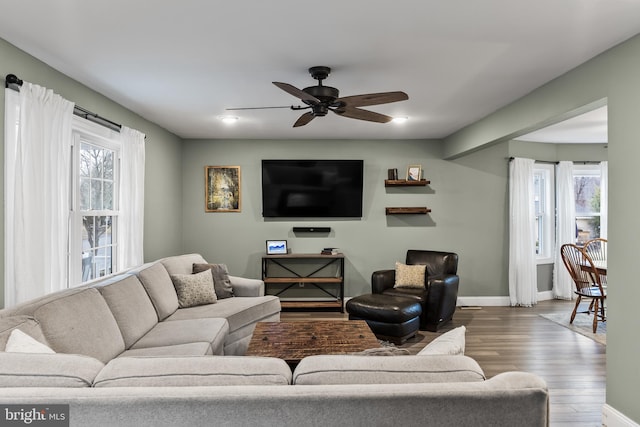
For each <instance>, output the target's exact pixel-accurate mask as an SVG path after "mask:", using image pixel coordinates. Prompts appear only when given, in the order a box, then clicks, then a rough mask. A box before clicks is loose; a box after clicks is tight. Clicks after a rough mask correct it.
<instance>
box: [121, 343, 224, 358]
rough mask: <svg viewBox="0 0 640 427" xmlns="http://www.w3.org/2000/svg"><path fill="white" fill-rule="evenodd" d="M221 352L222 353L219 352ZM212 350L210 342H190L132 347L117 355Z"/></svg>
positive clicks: (196, 353)
mask: <svg viewBox="0 0 640 427" xmlns="http://www.w3.org/2000/svg"><path fill="white" fill-rule="evenodd" d="M219 354H222V353H219ZM211 355H213V351H212V349H211V343H210V342H204V341H203V342H190V343H187V344H176V345H165V346H161V347H146V348H132V349H129V350H126V351H124V352H123V353H121V354H120V355H119V356H118V357H138V356H144V357H150V356H164V357H168V356H211Z"/></svg>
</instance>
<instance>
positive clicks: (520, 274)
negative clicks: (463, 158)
mask: <svg viewBox="0 0 640 427" xmlns="http://www.w3.org/2000/svg"><path fill="white" fill-rule="evenodd" d="M533 163H534V162H533V160H531V159H521V158H515V159H513V160H512V161H511V162H510V163H509V299H510V302H511V305H512V306H514V305H520V306H525V307H530V306H532V305H533V304H536V303H537V302H538V286H537V280H538V278H537V271H536V253H535V234H536V233H535V205H534V188H533Z"/></svg>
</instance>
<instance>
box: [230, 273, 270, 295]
mask: <svg viewBox="0 0 640 427" xmlns="http://www.w3.org/2000/svg"><path fill="white" fill-rule="evenodd" d="M229 280H230V281H231V287H232V288H233V294H234V295H235V296H237V297H262V296H264V282H263V281H262V280H260V279H248V278H246V277H238V276H229Z"/></svg>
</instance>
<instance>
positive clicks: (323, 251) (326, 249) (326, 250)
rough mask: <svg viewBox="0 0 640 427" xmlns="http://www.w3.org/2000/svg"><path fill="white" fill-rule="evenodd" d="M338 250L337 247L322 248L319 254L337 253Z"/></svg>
mask: <svg viewBox="0 0 640 427" xmlns="http://www.w3.org/2000/svg"><path fill="white" fill-rule="evenodd" d="M339 253H341V252H340V249H338V248H324V249H323V250H322V251H321V252H320V254H321V255H338V254H339Z"/></svg>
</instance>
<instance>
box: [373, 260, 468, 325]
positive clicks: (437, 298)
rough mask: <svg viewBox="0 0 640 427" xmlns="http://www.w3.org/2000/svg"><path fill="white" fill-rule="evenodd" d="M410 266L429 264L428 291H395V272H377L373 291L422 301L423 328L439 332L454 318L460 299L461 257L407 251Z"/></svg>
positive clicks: (405, 289)
mask: <svg viewBox="0 0 640 427" xmlns="http://www.w3.org/2000/svg"><path fill="white" fill-rule="evenodd" d="M405 263H406V264H407V265H426V266H427V268H426V271H425V275H426V277H425V288H424V289H416V288H394V287H393V285H394V284H395V278H396V272H395V270H379V271H374V272H373V274H372V275H371V290H372V292H373V293H374V294H384V295H394V296H400V297H407V298H413V299H415V300H418V301H420V304H421V305H422V315H421V316H420V329H422V330H427V331H432V332H435V331H437V330H438V328H439V327H440V325H442V324H444V323H446V322H448V321H449V320H451V319H452V318H453V313H454V312H455V310H456V301H457V299H458V285H459V283H460V278H459V277H458V275H457V272H458V254H455V253H453V252H438V251H423V250H415V249H410V250H408V251H407V259H406V262H405Z"/></svg>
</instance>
